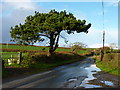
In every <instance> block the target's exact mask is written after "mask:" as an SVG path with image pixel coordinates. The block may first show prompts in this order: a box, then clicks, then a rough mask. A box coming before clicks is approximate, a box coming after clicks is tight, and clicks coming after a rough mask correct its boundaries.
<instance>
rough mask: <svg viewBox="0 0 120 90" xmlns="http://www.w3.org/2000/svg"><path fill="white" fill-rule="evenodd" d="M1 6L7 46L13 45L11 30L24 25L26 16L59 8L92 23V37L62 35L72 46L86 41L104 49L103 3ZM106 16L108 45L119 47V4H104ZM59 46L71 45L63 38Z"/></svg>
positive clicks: (27, 0) (24, 0) (27, 1)
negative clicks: (117, 45) (114, 44)
mask: <svg viewBox="0 0 120 90" xmlns="http://www.w3.org/2000/svg"><path fill="white" fill-rule="evenodd" d="M115 1H116V0H115ZM0 5H2V13H0V20H2V24H0V27H2V42H3V43H8V42H9V43H12V42H10V39H11V38H10V33H9V31H10V27H11V26H15V25H17V24H19V23H24V20H25V17H26V16H28V15H34V12H35V11H39V12H42V13H43V12H44V13H47V12H49V11H50V10H51V9H56V10H57V11H62V10H66V11H67V12H71V13H73V14H74V16H76V17H77V19H81V20H83V19H85V20H86V21H87V23H91V24H92V27H91V28H90V29H89V33H88V34H85V33H80V34H71V35H67V34H66V33H64V32H62V33H61V35H63V36H66V37H67V39H68V41H69V42H68V43H74V42H83V43H85V44H87V45H88V47H100V46H102V33H103V19H102V18H103V15H102V3H101V2H38V1H37V2H33V1H32V0H20V1H19V2H15V0H12V1H11V0H3V1H2V2H0ZM104 14H105V16H104V19H105V20H104V24H105V32H106V36H105V45H109V44H110V43H116V44H118V3H117V2H104ZM59 44H60V46H64V45H67V44H65V42H64V40H63V39H60V41H59ZM35 45H46V43H36V44H35Z"/></svg>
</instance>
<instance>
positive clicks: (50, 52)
mask: <svg viewBox="0 0 120 90" xmlns="http://www.w3.org/2000/svg"><path fill="white" fill-rule="evenodd" d="M59 36H60V35H58V37H57V39H56V36H55V37H53V35H51V37H50V48H49V52H48V56H51V55H53V54H54V51H55V50H56V48H57V47H58V41H59ZM55 40H56V43H55ZM54 45H55V46H54Z"/></svg>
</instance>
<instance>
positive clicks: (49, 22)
mask: <svg viewBox="0 0 120 90" xmlns="http://www.w3.org/2000/svg"><path fill="white" fill-rule="evenodd" d="M90 27H91V24H90V23H89V24H87V25H86V21H85V20H80V19H78V20H77V19H76V17H75V16H74V15H73V14H72V13H67V12H66V11H65V10H64V11H60V12H58V11H56V10H55V9H53V10H51V11H50V12H48V13H39V12H37V11H35V15H33V16H32V15H30V16H27V17H26V19H25V23H24V24H23V25H22V24H19V25H16V26H15V27H11V31H10V33H11V37H12V38H13V41H16V42H18V43H20V44H34V43H36V42H37V41H38V42H40V41H44V37H47V38H49V40H50V49H49V52H50V53H53V52H54V51H55V50H56V48H57V47H58V41H59V38H60V33H61V31H66V33H68V34H71V33H74V32H76V33H80V32H85V33H88V29H89V28H90Z"/></svg>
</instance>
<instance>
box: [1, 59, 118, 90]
mask: <svg viewBox="0 0 120 90" xmlns="http://www.w3.org/2000/svg"><path fill="white" fill-rule="evenodd" d="M99 71H101V70H100V69H99V68H97V67H96V65H95V63H94V60H93V59H92V58H86V59H84V60H82V61H79V62H76V63H73V64H69V65H63V66H59V67H57V68H55V69H53V70H51V71H47V72H44V73H38V74H35V75H31V76H29V77H26V78H21V79H17V80H13V81H10V82H5V83H3V88H95V87H97V88H98V87H100V88H101V87H103V86H102V85H101V86H99V85H96V84H93V82H94V83H95V81H91V80H94V79H97V77H94V76H93V74H96V73H97V72H99ZM114 78H116V77H114ZM89 81H91V83H92V84H91V83H90V82H89ZM99 81H100V80H99ZM87 83H90V84H91V85H90V84H87ZM101 83H102V80H101ZM114 83H115V82H114ZM117 85H118V84H117ZM111 86H114V87H116V86H115V85H111Z"/></svg>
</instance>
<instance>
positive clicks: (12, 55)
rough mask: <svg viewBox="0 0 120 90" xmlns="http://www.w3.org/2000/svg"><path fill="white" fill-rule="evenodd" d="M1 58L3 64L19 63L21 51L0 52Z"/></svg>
mask: <svg viewBox="0 0 120 90" xmlns="http://www.w3.org/2000/svg"><path fill="white" fill-rule="evenodd" d="M0 55H1V58H2V60H4V63H5V64H8V65H10V64H12V63H16V64H20V63H21V59H22V53H21V52H0Z"/></svg>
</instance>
